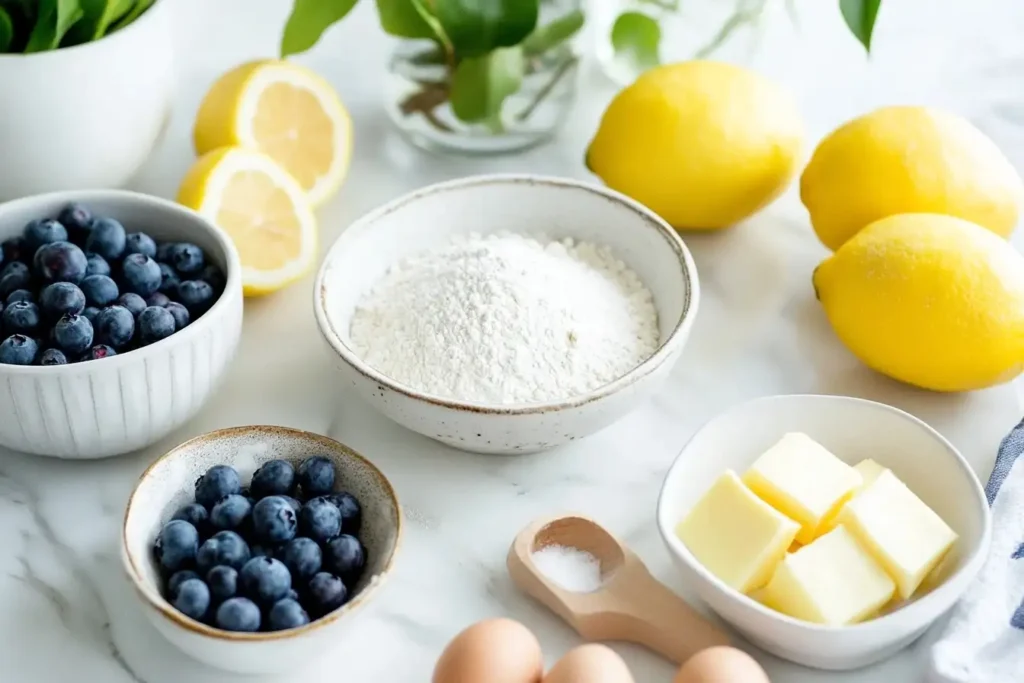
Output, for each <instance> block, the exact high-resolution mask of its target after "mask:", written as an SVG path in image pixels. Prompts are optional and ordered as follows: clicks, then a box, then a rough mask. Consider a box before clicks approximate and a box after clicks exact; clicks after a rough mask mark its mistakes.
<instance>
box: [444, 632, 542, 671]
mask: <svg viewBox="0 0 1024 683" xmlns="http://www.w3.org/2000/svg"><path fill="white" fill-rule="evenodd" d="M543 675H544V656H543V654H542V653H541V650H540V643H538V642H537V637H536V636H534V635H533V633H532V632H531V631H530V629H528V628H526V627H525V626H523V625H522V624H520V623H519V622H517V621H512V620H511V619H489V620H487V621H481V622H479V623H476V624H473V625H472V626H470V627H469V628H467V629H466V630H464V631H463V632H462V633H460V634H459V635H457V636H455V638H454V640H452V641H451V642H450V643H448V647H446V648H445V649H444V652H442V653H441V657H440V659H438V660H437V665H436V666H435V667H434V677H433V679H432V681H433V683H539V682H540V679H541V676H543Z"/></svg>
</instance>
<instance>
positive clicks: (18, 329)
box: [2, 301, 41, 335]
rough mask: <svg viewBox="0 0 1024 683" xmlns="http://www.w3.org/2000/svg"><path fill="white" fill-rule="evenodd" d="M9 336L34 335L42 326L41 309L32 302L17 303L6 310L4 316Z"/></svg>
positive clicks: (5, 329) (5, 327)
mask: <svg viewBox="0 0 1024 683" xmlns="http://www.w3.org/2000/svg"><path fill="white" fill-rule="evenodd" d="M2 316H3V321H4V331H6V332H7V334H27V335H33V334H35V333H36V332H38V331H39V325H40V324H41V320H40V315H39V307H38V306H36V305H35V304H34V303H32V302H30V301H15V302H14V303H13V304H9V305H8V306H7V307H5V308H4V312H3V314H2Z"/></svg>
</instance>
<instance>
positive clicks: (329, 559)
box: [324, 534, 366, 586]
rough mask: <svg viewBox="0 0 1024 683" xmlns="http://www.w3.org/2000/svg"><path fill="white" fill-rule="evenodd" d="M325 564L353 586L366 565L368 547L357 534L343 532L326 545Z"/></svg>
mask: <svg viewBox="0 0 1024 683" xmlns="http://www.w3.org/2000/svg"><path fill="white" fill-rule="evenodd" d="M324 565H325V566H326V567H327V569H328V570H330V571H332V572H334V573H335V574H337V575H338V576H340V577H341V578H342V579H343V580H344V581H345V583H347V584H348V585H350V586H351V585H353V584H354V583H355V582H356V581H358V580H359V577H360V576H361V575H362V573H363V568H364V567H365V566H366V549H365V548H363V544H362V543H360V542H359V539H358V538H356V537H355V536H349V535H348V534H342V535H341V536H338V537H337V538H335V539H334V540H332V541H330V542H329V543H328V544H327V545H326V546H325V547H324Z"/></svg>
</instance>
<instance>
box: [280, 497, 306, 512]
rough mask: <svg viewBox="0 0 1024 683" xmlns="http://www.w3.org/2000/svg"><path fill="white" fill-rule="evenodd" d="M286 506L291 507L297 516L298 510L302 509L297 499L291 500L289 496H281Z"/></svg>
mask: <svg viewBox="0 0 1024 683" xmlns="http://www.w3.org/2000/svg"><path fill="white" fill-rule="evenodd" d="M281 497H282V498H284V499H285V500H286V501H288V504H289V505H291V506H292V510H295V514H299V510H301V509H302V502H301V501H300V500H299V499H298V498H292V497H291V496H281Z"/></svg>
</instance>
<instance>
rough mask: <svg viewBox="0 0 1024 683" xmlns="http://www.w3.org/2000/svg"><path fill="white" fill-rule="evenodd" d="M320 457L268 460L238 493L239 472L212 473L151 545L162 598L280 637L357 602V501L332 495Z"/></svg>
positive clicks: (219, 468)
mask: <svg viewBox="0 0 1024 683" xmlns="http://www.w3.org/2000/svg"><path fill="white" fill-rule="evenodd" d="M334 480H335V470H334V464H333V463H332V462H331V461H330V460H328V459H327V458H324V457H322V456H315V457H312V458H309V459H307V460H304V461H303V462H302V463H301V464H300V465H299V467H298V468H297V469H296V468H295V467H294V466H293V465H292V464H291V463H290V462H288V461H286V460H271V461H269V462H267V463H265V464H264V465H263V466H262V467H260V468H259V469H258V470H256V472H255V473H254V474H253V476H252V482H251V483H250V485H249V488H248V489H244V488H242V483H241V480H240V479H239V476H238V472H237V471H235V469H234V468H232V467H230V466H227V465H216V466H214V467H211V468H210V469H209V470H208V471H207V472H206V474H204V475H203V476H202V477H200V478H199V479H198V481H196V491H195V502H194V503H189V504H188V505H186V506H184V507H183V508H181V509H180V510H178V512H176V513H175V515H174V517H173V518H172V519H171V521H170V522H168V523H167V524H165V525H164V527H163V529H162V530H161V531H160V534H159V536H157V539H156V543H155V545H154V553H155V557H156V561H157V563H158V564H159V566H160V570H161V572H163V576H164V578H165V579H166V582H165V584H164V596H165V597H166V598H167V600H168V602H170V603H171V604H172V605H174V607H175V608H176V609H177V610H178V611H179V612H181V613H182V614H184V615H186V616H188V617H191V618H192V619H195V620H197V621H201V622H204V623H206V624H209V625H211V626H215V627H217V628H220V629H224V630H225V631H244V632H254V631H282V630H285V629H290V628H297V627H299V626H302V625H304V624H308V623H309V622H310V619H318V618H320V617H322V616H324V615H325V614H328V613H330V612H332V611H334V610H336V609H338V608H339V607H341V606H342V605H344V604H345V603H346V602H348V600H349V599H350V598H351V595H352V590H353V588H354V587H355V585H356V582H357V581H359V578H360V576H361V575H362V573H363V569H364V568H365V566H366V549H365V548H364V547H363V544H362V543H361V542H360V540H359V538H358V533H359V526H360V524H361V522H362V509H361V507H360V505H359V501H358V500H356V498H355V497H354V496H352V495H351V494H349V493H335V492H334Z"/></svg>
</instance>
